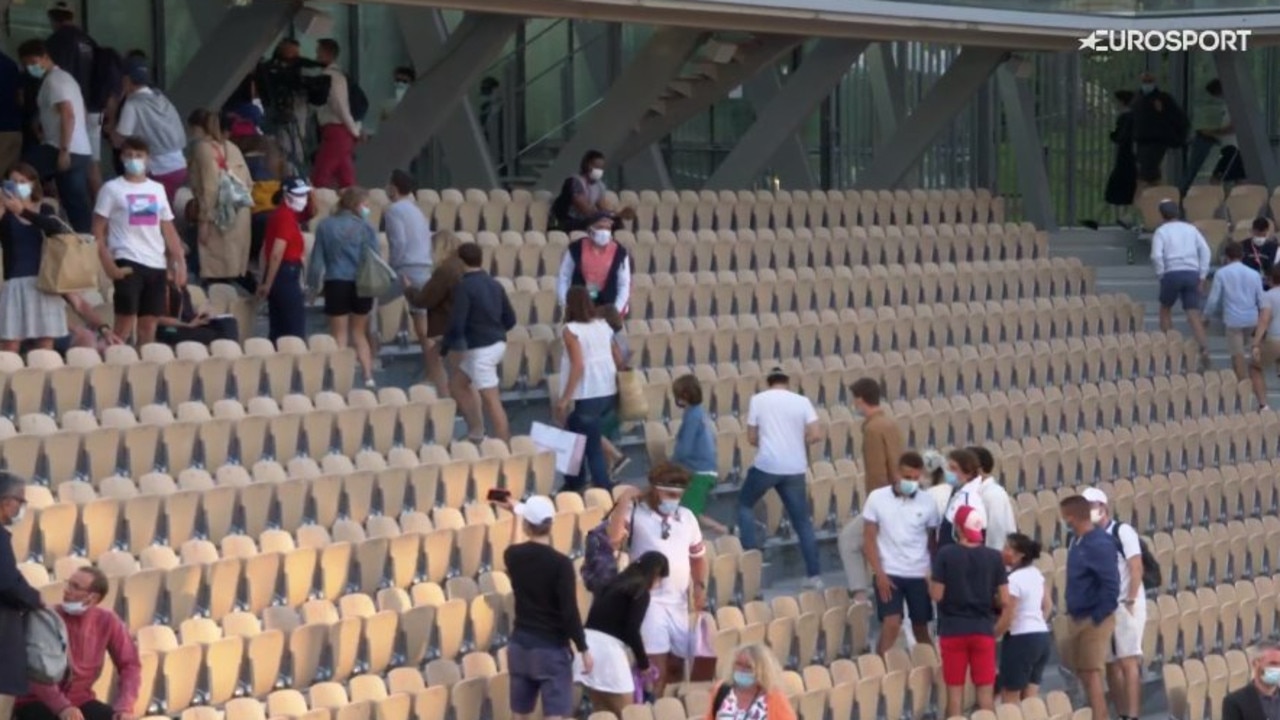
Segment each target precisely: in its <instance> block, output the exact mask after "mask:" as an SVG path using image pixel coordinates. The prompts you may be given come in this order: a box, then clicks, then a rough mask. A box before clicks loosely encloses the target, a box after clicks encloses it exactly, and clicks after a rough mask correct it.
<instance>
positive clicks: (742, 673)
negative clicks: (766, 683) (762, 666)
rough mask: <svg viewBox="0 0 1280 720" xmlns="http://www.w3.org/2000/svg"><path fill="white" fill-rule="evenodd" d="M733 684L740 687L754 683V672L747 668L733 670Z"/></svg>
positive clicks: (746, 686)
mask: <svg viewBox="0 0 1280 720" xmlns="http://www.w3.org/2000/svg"><path fill="white" fill-rule="evenodd" d="M733 684H734V685H737V686H738V687H740V688H748V687H751V686H753V685H755V684H756V674H755V673H753V672H750V671H748V670H734V671H733Z"/></svg>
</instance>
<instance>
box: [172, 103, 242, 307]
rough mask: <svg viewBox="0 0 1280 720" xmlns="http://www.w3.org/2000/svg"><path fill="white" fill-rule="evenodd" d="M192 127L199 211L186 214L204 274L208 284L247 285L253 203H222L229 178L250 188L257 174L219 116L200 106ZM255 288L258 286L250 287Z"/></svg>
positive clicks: (194, 200)
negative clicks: (228, 136) (192, 226)
mask: <svg viewBox="0 0 1280 720" xmlns="http://www.w3.org/2000/svg"><path fill="white" fill-rule="evenodd" d="M187 123H188V124H189V125H190V127H191V138H192V140H193V142H192V144H191V150H190V153H191V193H192V195H193V198H192V200H191V202H192V203H194V212H192V211H191V209H188V211H187V217H188V218H191V219H192V220H193V221H194V222H195V224H196V244H197V245H198V246H199V251H198V252H199V255H200V278H201V280H203V281H204V284H205V285H206V286H208V285H212V284H214V283H227V284H239V285H246V284H247V283H246V282H245V280H244V279H245V278H246V277H247V276H248V273H249V255H250V253H251V252H252V249H253V230H252V223H251V221H250V215H251V208H250V207H248V206H239V207H227V206H225V205H224V204H223V203H222V202H221V195H222V184H223V183H224V181H225V180H224V176H230V178H231V181H232V182H236V183H239V184H240V185H241V187H243V188H245V189H248V188H250V187H252V186H253V174H252V173H250V172H249V164H248V163H247V162H245V159H244V154H243V153H241V152H240V148H239V147H238V146H237V145H236V144H235V143H233V142H228V141H227V139H226V138H225V137H223V135H222V124H221V122H220V121H219V120H218V114H217V113H215V112H213V111H211V110H206V109H204V108H201V109H199V110H195V111H194V112H192V113H191V115H190V116H189V117H188V118H187ZM246 289H248V290H252V289H253V288H248V287H247V288H246Z"/></svg>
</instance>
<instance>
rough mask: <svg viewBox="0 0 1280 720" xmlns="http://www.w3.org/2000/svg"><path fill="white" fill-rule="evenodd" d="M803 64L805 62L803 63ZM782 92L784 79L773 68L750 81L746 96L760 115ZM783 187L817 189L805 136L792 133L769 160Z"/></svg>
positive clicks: (746, 88) (744, 89) (744, 92)
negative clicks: (806, 148)
mask: <svg viewBox="0 0 1280 720" xmlns="http://www.w3.org/2000/svg"><path fill="white" fill-rule="evenodd" d="M802 62H803V61H802ZM781 91H782V80H781V79H780V78H779V77H778V71H777V68H769V69H768V70H765V71H764V72H762V73H757V74H756V76H755V77H753V78H751V79H750V80H748V81H747V84H746V86H745V87H744V88H743V94H744V95H746V98H747V101H748V102H750V103H751V107H752V108H753V109H754V110H755V111H756V114H759V113H762V112H764V111H765V110H766V109H767V108H768V107H769V102H770V101H771V100H773V98H774V97H775V96H777V94H778V93H779V92H781ZM769 165H770V166H771V167H772V168H773V171H774V172H775V173H777V175H778V179H779V180H781V181H782V186H783V187H785V188H787V189H789V190H809V189H811V188H814V187H816V184H815V182H814V177H813V168H811V167H810V166H809V153H808V152H807V151H806V150H805V147H804V139H803V137H802V135H801V133H798V132H796V133H792V134H791V135H789V136H787V137H786V139H784V140H783V141H782V143H781V144H779V145H778V151H777V152H775V153H774V154H773V159H772V160H770V161H769Z"/></svg>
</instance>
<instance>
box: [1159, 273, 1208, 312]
mask: <svg viewBox="0 0 1280 720" xmlns="http://www.w3.org/2000/svg"><path fill="white" fill-rule="evenodd" d="M1178 303H1182V309H1183V310H1199V309H1200V273H1198V272H1196V271H1195V270H1172V271H1170V272H1167V273H1165V274H1163V275H1161V276H1160V307H1166V308H1171V307H1173V306H1174V305H1176V304H1178Z"/></svg>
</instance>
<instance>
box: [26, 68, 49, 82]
mask: <svg viewBox="0 0 1280 720" xmlns="http://www.w3.org/2000/svg"><path fill="white" fill-rule="evenodd" d="M44 72H45V71H44V66H43V65H28V66H27V74H28V75H30V76H31V77H33V78H35V79H37V80H39V79H40V78H42V77H44Z"/></svg>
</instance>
